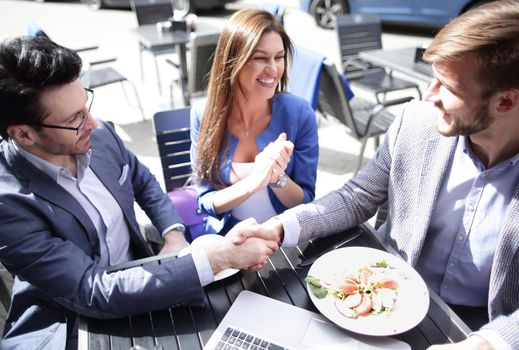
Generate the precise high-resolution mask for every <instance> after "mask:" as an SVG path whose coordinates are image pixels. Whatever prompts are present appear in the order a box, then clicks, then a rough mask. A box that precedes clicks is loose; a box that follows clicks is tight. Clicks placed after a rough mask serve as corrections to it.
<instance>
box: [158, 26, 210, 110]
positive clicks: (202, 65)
mask: <svg viewBox="0 0 519 350" xmlns="http://www.w3.org/2000/svg"><path fill="white" fill-rule="evenodd" d="M219 37H220V33H219V32H193V33H191V38H190V48H191V59H190V67H189V73H188V77H184V76H183V75H182V74H180V76H179V78H178V79H177V80H173V81H172V82H171V84H170V87H169V94H170V100H171V106H172V107H173V87H174V84H175V83H177V82H178V83H179V85H180V88H181V91H182V93H183V95H184V102H185V105H186V106H187V105H189V104H190V97H191V96H193V97H197V96H203V95H205V93H206V92H207V84H208V82H209V74H210V73H211V67H212V65H213V59H214V53H215V51H216V45H217V44H218V38H219ZM166 62H168V63H169V64H171V65H173V66H175V67H176V68H177V69H178V70H179V71H180V72H181V69H180V67H179V65H178V64H176V63H175V62H173V61H171V60H170V59H166ZM186 102H188V103H186Z"/></svg>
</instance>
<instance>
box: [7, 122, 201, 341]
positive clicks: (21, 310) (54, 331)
mask: <svg viewBox="0 0 519 350" xmlns="http://www.w3.org/2000/svg"><path fill="white" fill-rule="evenodd" d="M91 140H92V156H91V163H90V167H91V169H92V170H93V171H94V173H95V174H96V175H97V176H98V177H99V179H100V180H101V182H102V183H103V184H104V185H105V186H106V188H107V189H108V190H109V191H110V193H111V194H112V195H113V196H114V198H115V200H116V201H117V202H118V203H119V205H120V207H121V209H122V211H123V213H124V217H125V219H126V222H127V224H128V227H129V231H130V236H131V249H132V253H133V256H134V257H135V258H141V257H146V256H149V255H151V251H150V250H149V248H148V246H147V245H146V242H145V241H144V239H143V237H142V235H141V233H140V231H139V225H138V224H137V220H136V218H135V212H134V208H133V206H134V201H137V203H138V204H139V205H140V206H141V207H142V208H143V210H144V211H145V212H146V214H147V215H148V216H149V218H150V219H151V221H152V223H153V224H154V225H155V226H156V227H157V229H158V230H159V232H162V231H163V230H164V229H166V228H167V227H168V226H170V225H172V224H174V223H178V222H181V220H180V218H179V217H178V215H177V213H176V211H175V209H174V207H173V205H172V204H171V201H170V200H169V198H168V197H167V195H165V194H164V192H163V191H162V189H161V188H160V186H159V184H158V182H157V180H156V179H155V177H154V176H153V175H152V174H151V173H150V171H149V169H148V168H147V167H146V166H144V165H143V164H141V163H140V162H139V161H138V159H137V157H136V156H135V155H134V154H132V153H131V152H129V151H128V150H127V149H126V148H125V146H124V144H123V142H122V141H121V139H119V137H118V136H117V135H116V133H115V131H114V130H113V129H112V128H111V127H110V126H108V124H106V123H100V126H99V128H98V129H96V130H94V131H93V132H92V134H91ZM126 170H128V171H126ZM125 174H126V175H125ZM99 254H100V249H99V239H98V235H97V232H96V229H95V226H94V224H93V223H92V221H91V220H90V218H89V217H88V215H87V214H86V212H85V211H84V210H83V208H82V207H81V205H80V204H79V203H78V202H77V201H76V200H75V199H74V198H73V197H72V196H71V195H70V194H69V193H68V192H66V191H65V190H64V189H63V188H62V187H61V186H59V185H58V184H57V183H56V181H55V180H53V179H51V178H50V177H49V176H47V175H46V174H45V173H43V172H41V171H40V170H38V169H37V168H36V167H34V166H33V165H32V164H31V163H29V162H28V161H26V160H25V158H23V157H22V156H20V155H19V153H18V152H16V150H15V149H14V147H13V145H12V143H10V142H7V141H4V142H2V143H1V144H0V261H1V262H2V264H3V265H4V266H5V267H6V268H7V270H9V271H10V272H11V273H12V274H14V275H15V282H14V286H13V295H12V304H11V308H10V310H9V314H8V316H7V322H6V325H5V329H4V338H3V340H2V343H1V344H0V348H1V349H3V350H6V349H64V348H74V347H75V346H77V344H76V342H77V321H78V314H81V315H86V316H89V317H95V318H116V317H123V316H127V315H131V314H138V313H142V312H146V311H151V310H159V309H164V308H166V307H168V306H176V305H184V304H196V305H202V304H203V295H202V289H201V286H200V281H199V279H198V275H197V273H196V269H195V266H194V263H193V259H192V258H191V256H186V257H183V258H179V259H174V260H169V261H167V262H165V263H163V264H161V265H156V266H152V267H147V268H142V267H138V268H132V269H128V270H125V271H120V272H116V273H111V274H107V273H106V271H105V268H104V267H101V266H99V265H98V261H99Z"/></svg>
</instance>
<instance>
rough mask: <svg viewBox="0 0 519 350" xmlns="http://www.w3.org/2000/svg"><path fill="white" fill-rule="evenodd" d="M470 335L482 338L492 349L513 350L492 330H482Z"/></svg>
mask: <svg viewBox="0 0 519 350" xmlns="http://www.w3.org/2000/svg"><path fill="white" fill-rule="evenodd" d="M472 334H474V335H479V336H480V337H481V338H484V339H485V340H486V341H488V342H489V343H490V345H492V347H493V348H494V349H499V350H513V349H512V347H511V346H510V344H508V343H507V342H506V341H505V340H504V339H503V338H501V336H500V335H499V334H498V333H497V332H496V331H494V330H492V329H488V328H487V329H482V330H480V331H477V332H474V333H472Z"/></svg>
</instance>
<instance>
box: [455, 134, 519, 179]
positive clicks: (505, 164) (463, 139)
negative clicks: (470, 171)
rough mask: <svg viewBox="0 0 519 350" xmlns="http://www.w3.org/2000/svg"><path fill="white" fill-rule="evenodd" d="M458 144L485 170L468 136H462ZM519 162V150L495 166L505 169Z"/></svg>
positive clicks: (497, 168) (495, 167)
mask: <svg viewBox="0 0 519 350" xmlns="http://www.w3.org/2000/svg"><path fill="white" fill-rule="evenodd" d="M458 146H459V147H461V148H462V150H463V153H464V154H466V155H467V156H468V157H469V158H470V159H471V160H472V162H474V164H475V165H476V166H477V167H478V169H480V170H481V171H485V170H486V169H485V167H484V166H483V163H481V161H480V160H479V158H478V157H477V156H476V155H475V154H474V152H472V149H471V148H470V143H469V138H468V137H467V136H460V137H459V139H458ZM518 162H519V152H517V153H516V154H515V155H513V156H512V157H510V158H508V159H505V160H504V161H502V162H501V163H499V164H497V165H495V166H494V167H493V168H494V169H496V170H503V169H505V168H507V167H513V166H516V165H517V164H518Z"/></svg>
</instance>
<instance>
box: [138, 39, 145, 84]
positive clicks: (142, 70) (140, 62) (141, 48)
mask: <svg viewBox="0 0 519 350" xmlns="http://www.w3.org/2000/svg"><path fill="white" fill-rule="evenodd" d="M142 51H143V47H142V45H141V44H139V66H140V67H141V81H144V66H143V64H142Z"/></svg>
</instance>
